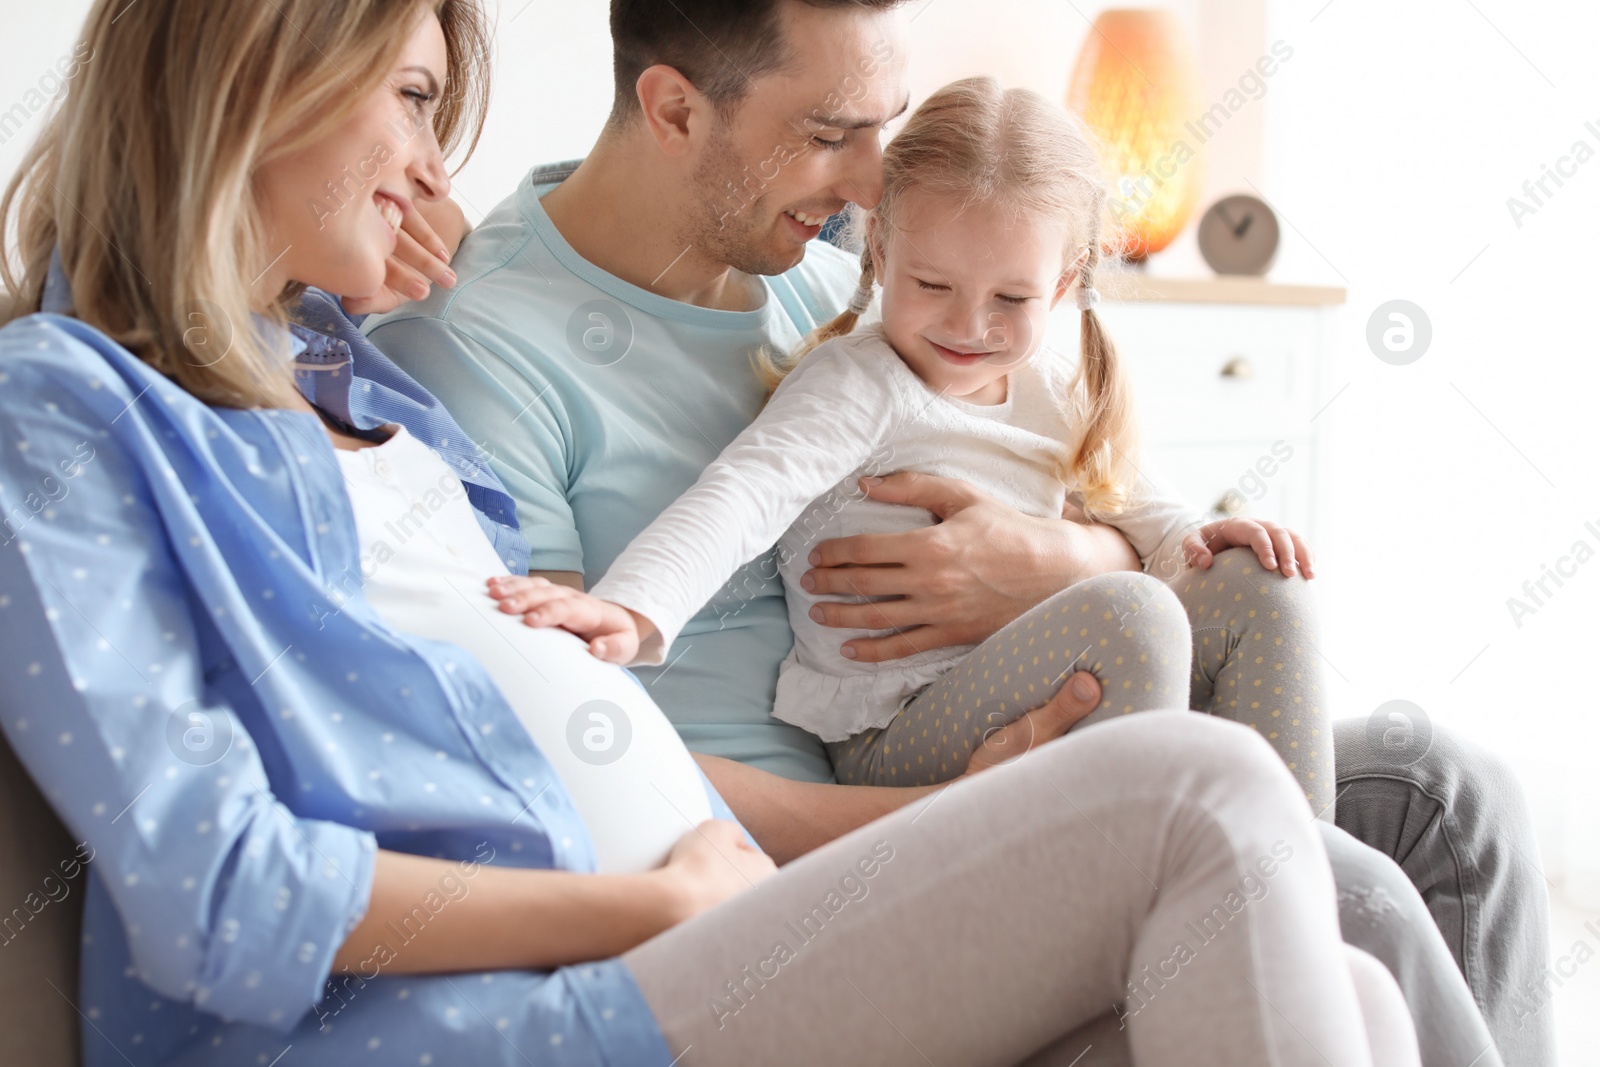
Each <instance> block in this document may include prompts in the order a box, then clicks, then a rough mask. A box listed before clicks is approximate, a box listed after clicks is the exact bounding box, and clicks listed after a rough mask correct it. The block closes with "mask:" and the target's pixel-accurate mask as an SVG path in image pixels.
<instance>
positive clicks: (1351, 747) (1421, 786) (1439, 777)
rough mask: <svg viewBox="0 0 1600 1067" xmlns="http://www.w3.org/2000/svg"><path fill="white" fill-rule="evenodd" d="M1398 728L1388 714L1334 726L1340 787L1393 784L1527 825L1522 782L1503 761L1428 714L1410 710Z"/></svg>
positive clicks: (1454, 805)
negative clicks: (1373, 782) (1363, 783)
mask: <svg viewBox="0 0 1600 1067" xmlns="http://www.w3.org/2000/svg"><path fill="white" fill-rule="evenodd" d="M1406 714H1407V715H1408V718H1407V721H1406V722H1404V723H1400V724H1395V723H1393V722H1392V721H1391V719H1390V718H1388V717H1387V716H1386V717H1384V718H1382V719H1375V718H1374V717H1373V716H1376V715H1377V712H1376V711H1374V713H1373V716H1369V717H1367V718H1364V719H1344V720H1341V721H1339V722H1337V723H1335V724H1334V751H1335V758H1336V761H1337V774H1338V778H1339V787H1340V788H1341V789H1344V788H1345V787H1346V786H1352V785H1356V784H1358V783H1360V782H1362V781H1363V780H1367V781H1390V782H1395V783H1397V784H1404V785H1406V786H1407V787H1408V788H1409V790H1410V791H1414V792H1418V793H1421V794H1424V795H1426V796H1427V797H1428V798H1430V799H1431V800H1433V801H1434V802H1435V803H1438V804H1441V805H1443V806H1445V807H1447V808H1451V809H1458V808H1462V807H1465V808H1467V809H1469V810H1467V811H1465V812H1462V811H1458V812H1457V814H1466V815H1470V816H1482V817H1489V818H1496V819H1499V820H1501V821H1502V822H1505V823H1507V824H1508V825H1509V824H1511V823H1518V824H1520V823H1525V822H1527V819H1528V806H1527V798H1526V795H1525V794H1524V792H1523V789H1522V783H1521V782H1520V781H1519V780H1518V779H1517V776H1516V774H1515V772H1513V771H1512V769H1511V767H1510V765H1509V764H1507V763H1506V762H1505V760H1503V759H1502V758H1500V757H1499V756H1498V755H1496V754H1495V753H1493V752H1490V751H1489V750H1488V749H1485V748H1482V747H1481V746H1479V745H1475V744H1473V743H1471V742H1469V741H1466V740H1464V739H1462V738H1461V737H1459V736H1457V735H1456V734H1455V733H1454V732H1452V731H1451V730H1449V729H1447V728H1446V727H1444V726H1442V725H1440V724H1438V723H1436V722H1433V721H1432V720H1431V719H1429V718H1427V716H1426V713H1424V714H1423V715H1422V716H1421V717H1420V718H1419V717H1418V716H1417V714H1416V712H1414V711H1413V712H1408V713H1406Z"/></svg>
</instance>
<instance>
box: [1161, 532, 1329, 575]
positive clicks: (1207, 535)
mask: <svg viewBox="0 0 1600 1067" xmlns="http://www.w3.org/2000/svg"><path fill="white" fill-rule="evenodd" d="M1232 545H1245V546H1247V547H1250V548H1253V549H1255V551H1256V558H1257V559H1259V560H1261V565H1262V566H1263V567H1265V568H1266V569H1267V570H1269V571H1276V570H1281V571H1282V572H1283V575H1284V577H1285V578H1293V577H1294V575H1295V569H1296V568H1297V567H1298V568H1299V569H1300V570H1303V571H1304V572H1305V576H1306V577H1307V578H1308V579H1309V578H1315V577H1316V573H1315V571H1314V570H1313V568H1312V563H1311V548H1310V546H1309V545H1307V544H1306V542H1305V539H1304V538H1302V537H1301V536H1300V535H1299V534H1297V533H1295V532H1294V531H1293V530H1290V529H1288V528H1286V527H1283V526H1279V525H1278V524H1277V523H1275V522H1267V521H1266V520H1264V519H1220V520H1218V521H1217V522H1210V523H1207V524H1206V525H1204V526H1202V527H1200V529H1198V530H1195V531H1193V532H1192V533H1190V534H1189V536H1187V537H1185V538H1184V539H1183V558H1184V559H1185V560H1187V561H1188V563H1189V565H1190V566H1191V567H1199V568H1200V569H1201V570H1205V569H1206V568H1207V567H1209V566H1211V561H1212V559H1213V558H1215V555H1216V553H1217V552H1219V551H1221V550H1222V549H1224V548H1228V547H1230V546H1232Z"/></svg>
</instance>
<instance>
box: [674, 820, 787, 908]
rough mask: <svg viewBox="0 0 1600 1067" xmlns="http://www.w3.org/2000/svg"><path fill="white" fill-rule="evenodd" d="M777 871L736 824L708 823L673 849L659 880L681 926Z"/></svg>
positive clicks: (683, 837)
mask: <svg viewBox="0 0 1600 1067" xmlns="http://www.w3.org/2000/svg"><path fill="white" fill-rule="evenodd" d="M777 871H778V866H777V864H775V863H773V862H772V857H771V856H768V855H767V854H766V853H765V852H761V851H759V850H757V849H754V848H751V847H750V843H749V842H748V841H746V840H745V839H744V835H743V834H742V833H740V832H739V827H738V825H737V824H735V823H731V822H728V821H727V820H726V819H707V820H706V821H705V822H703V823H701V824H700V825H699V826H696V827H695V828H694V829H693V830H690V831H689V832H688V833H686V834H684V835H683V836H682V837H681V838H679V839H678V843H677V844H676V845H674V846H672V853H671V855H669V856H668V857H667V862H666V865H665V866H664V867H662V868H661V870H660V876H661V877H662V878H663V879H664V880H665V881H666V882H667V884H668V885H669V886H670V895H671V898H672V901H673V905H672V914H673V916H674V917H675V919H676V921H677V922H683V921H684V920H686V919H692V918H693V917H694V916H696V915H698V914H700V913H701V912H702V911H706V910H707V909H709V908H714V907H716V906H717V905H718V904H721V903H722V902H723V901H724V900H727V899H728V898H729V897H731V896H735V895H736V894H738V893H741V892H743V891H744V890H746V889H749V888H750V887H751V886H753V885H755V884H756V883H757V882H759V881H761V880H763V879H765V878H770V877H771V876H772V875H774V874H776V873H777Z"/></svg>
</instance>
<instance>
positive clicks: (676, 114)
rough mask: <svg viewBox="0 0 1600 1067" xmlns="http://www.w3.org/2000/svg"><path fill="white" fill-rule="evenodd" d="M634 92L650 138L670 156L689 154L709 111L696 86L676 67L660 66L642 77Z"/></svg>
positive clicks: (661, 64)
mask: <svg viewBox="0 0 1600 1067" xmlns="http://www.w3.org/2000/svg"><path fill="white" fill-rule="evenodd" d="M634 91H635V92H636V93H637V94H638V96H639V111H640V113H641V115H642V116H643V122H644V125H645V128H646V129H648V130H649V131H650V136H651V138H652V139H653V140H654V141H655V142H656V144H657V145H658V146H660V148H661V150H662V151H663V152H665V153H666V154H667V155H669V156H679V157H681V156H684V155H687V154H689V152H690V151H691V149H692V147H693V143H694V140H695V137H696V136H697V135H698V134H699V133H700V132H701V131H700V129H699V128H698V127H699V126H700V123H699V121H698V119H699V117H700V115H701V114H703V113H704V111H705V110H706V109H707V104H706V100H705V98H704V97H703V96H701V95H700V91H699V90H698V89H696V88H695V87H694V83H693V82H691V81H689V79H688V78H685V77H684V76H683V75H682V74H680V73H678V71H677V69H676V68H674V67H669V66H667V65H666V64H665V63H657V64H656V65H655V66H653V67H650V68H649V69H647V70H646V71H645V72H644V73H643V74H641V75H639V80H638V82H636V83H635V85H634Z"/></svg>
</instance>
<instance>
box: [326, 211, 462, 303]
mask: <svg viewBox="0 0 1600 1067" xmlns="http://www.w3.org/2000/svg"><path fill="white" fill-rule="evenodd" d="M466 232H467V219H466V216H465V215H464V214H462V211H461V207H460V205H459V204H457V203H456V202H455V201H454V200H440V201H437V202H434V203H431V204H426V205H424V204H420V203H419V204H414V205H412V208H411V209H410V210H408V211H407V212H406V214H405V217H404V218H403V219H401V222H400V235H399V239H398V240H397V241H396V242H395V246H394V254H393V255H392V256H390V257H389V261H388V263H387V264H386V266H385V271H384V279H383V288H382V289H379V290H378V291H377V292H376V293H374V294H373V295H372V296H366V297H348V296H347V297H345V298H344V301H343V303H344V309H345V310H346V311H348V312H349V313H350V314H352V315H379V314H382V313H383V312H385V311H393V310H394V309H395V308H397V307H399V306H400V305H402V304H407V303H410V302H411V301H413V300H421V299H422V298H423V297H425V296H427V295H428V293H429V292H430V291H431V289H430V283H433V284H438V285H442V286H444V287H445V288H446V289H453V288H455V284H456V275H455V271H453V270H451V269H450V260H451V259H452V258H454V257H455V254H456V249H457V248H458V247H460V245H461V238H462V237H464V236H466Z"/></svg>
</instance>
